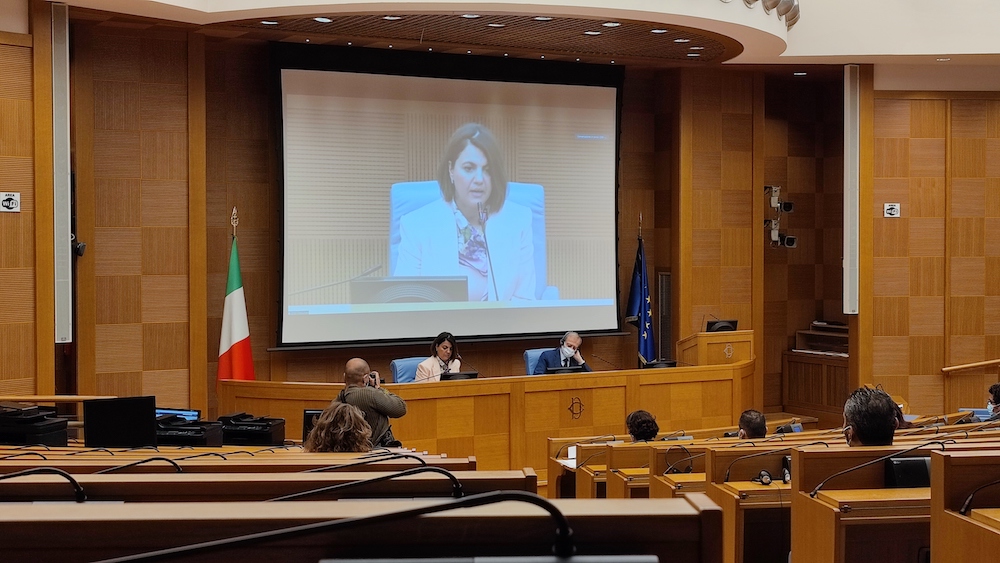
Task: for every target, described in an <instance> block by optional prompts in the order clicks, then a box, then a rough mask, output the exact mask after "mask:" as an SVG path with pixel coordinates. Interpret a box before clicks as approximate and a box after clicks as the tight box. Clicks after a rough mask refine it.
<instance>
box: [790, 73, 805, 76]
mask: <svg viewBox="0 0 1000 563" xmlns="http://www.w3.org/2000/svg"><path fill="white" fill-rule="evenodd" d="M806 74H807V73H805V72H793V73H792V76H805V75H806Z"/></svg>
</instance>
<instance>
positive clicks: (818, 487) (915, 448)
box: [809, 440, 955, 498]
mask: <svg viewBox="0 0 1000 563" xmlns="http://www.w3.org/2000/svg"><path fill="white" fill-rule="evenodd" d="M946 442H952V443H954V442H955V441H954V440H932V441H930V442H924V443H923V444H917V445H916V446H913V447H912V448H906V449H905V450H901V451H898V452H892V453H891V454H889V455H884V456H882V457H877V458H875V459H873V460H870V461H866V462H864V463H859V464H858V465H855V466H854V467H848V468H847V469H845V470H843V471H838V472H836V473H834V474H833V475H830V476H829V477H827V478H826V479H823V480H822V481H820V482H819V484H818V485H816V488H814V489H813V490H812V492H810V493H809V496H810V497H812V498H816V495H817V494H819V490H820V489H822V488H823V485H826V483H827V482H828V481H829V480H830V479H833V478H834V477H840V476H841V475H845V474H847V473H850V472H852V471H857V470H858V469H861V468H863V467H868V466H869V465H875V464H876V463H878V462H880V461H885V460H887V459H889V458H893V457H896V456H900V455H903V454H908V453H910V452H912V451H916V450H919V449H920V448H926V447H927V446H930V445H933V444H937V445H939V446H941V450H942V451H943V450H945V449H947V448H946V447H945V443H946Z"/></svg>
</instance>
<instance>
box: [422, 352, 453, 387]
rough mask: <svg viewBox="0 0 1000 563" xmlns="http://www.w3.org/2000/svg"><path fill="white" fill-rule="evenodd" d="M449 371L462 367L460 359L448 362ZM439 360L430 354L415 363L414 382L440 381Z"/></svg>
mask: <svg viewBox="0 0 1000 563" xmlns="http://www.w3.org/2000/svg"><path fill="white" fill-rule="evenodd" d="M448 369H449V371H460V370H461V369H462V361H461V360H459V359H458V358H455V359H454V360H452V361H450V362H448ZM442 371H444V370H442V369H441V361H440V360H438V359H437V356H431V357H429V358H427V359H426V360H424V361H422V362H420V363H419V364H417V377H416V379H414V381H415V382H416V383H422V382H425V381H426V382H431V381H441V372H442Z"/></svg>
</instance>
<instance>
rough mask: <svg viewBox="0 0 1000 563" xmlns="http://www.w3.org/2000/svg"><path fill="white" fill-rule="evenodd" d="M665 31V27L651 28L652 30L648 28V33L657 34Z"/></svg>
mask: <svg viewBox="0 0 1000 563" xmlns="http://www.w3.org/2000/svg"><path fill="white" fill-rule="evenodd" d="M666 32H667V30H666V29H653V30H650V33H657V34H659V33H666Z"/></svg>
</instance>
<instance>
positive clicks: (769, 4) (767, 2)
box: [761, 0, 781, 14]
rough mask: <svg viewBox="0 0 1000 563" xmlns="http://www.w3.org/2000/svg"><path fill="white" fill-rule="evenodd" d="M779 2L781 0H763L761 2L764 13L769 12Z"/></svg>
mask: <svg viewBox="0 0 1000 563" xmlns="http://www.w3.org/2000/svg"><path fill="white" fill-rule="evenodd" d="M780 3H781V0H763V2H762V3H761V4H762V5H763V6H764V13H765V14H770V13H771V10H773V9H775V8H777V7H778V4H780Z"/></svg>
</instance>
